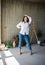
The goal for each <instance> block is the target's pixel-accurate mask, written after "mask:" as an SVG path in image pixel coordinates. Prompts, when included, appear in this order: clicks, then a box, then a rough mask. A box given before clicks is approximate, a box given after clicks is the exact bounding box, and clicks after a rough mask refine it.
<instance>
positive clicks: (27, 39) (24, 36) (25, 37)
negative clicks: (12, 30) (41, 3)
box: [18, 34, 32, 50]
mask: <svg viewBox="0 0 45 65" xmlns="http://www.w3.org/2000/svg"><path fill="white" fill-rule="evenodd" d="M23 38H24V40H25V41H26V43H27V44H28V48H29V50H32V49H31V43H30V39H29V36H28V35H22V34H19V46H18V47H19V48H20V49H21V47H22V39H23Z"/></svg>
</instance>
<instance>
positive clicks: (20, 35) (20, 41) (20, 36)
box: [18, 34, 23, 54]
mask: <svg viewBox="0 0 45 65" xmlns="http://www.w3.org/2000/svg"><path fill="white" fill-rule="evenodd" d="M22 38H23V35H22V34H19V45H18V47H19V54H21V47H22Z"/></svg>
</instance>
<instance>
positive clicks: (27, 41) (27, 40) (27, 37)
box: [24, 35, 32, 55]
mask: <svg viewBox="0 0 45 65" xmlns="http://www.w3.org/2000/svg"><path fill="white" fill-rule="evenodd" d="M24 39H25V41H26V43H27V44H28V48H29V50H30V55H32V48H31V43H30V39H29V36H28V35H24Z"/></svg>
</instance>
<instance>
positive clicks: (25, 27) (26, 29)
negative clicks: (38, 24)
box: [16, 16, 32, 35]
mask: <svg viewBox="0 0 45 65" xmlns="http://www.w3.org/2000/svg"><path fill="white" fill-rule="evenodd" d="M27 17H28V18H29V22H28V23H27V22H26V23H25V22H22V21H20V23H19V24H17V25H16V27H17V28H19V29H21V30H20V34H23V35H25V34H26V35H29V24H31V21H32V19H31V17H29V16H27Z"/></svg>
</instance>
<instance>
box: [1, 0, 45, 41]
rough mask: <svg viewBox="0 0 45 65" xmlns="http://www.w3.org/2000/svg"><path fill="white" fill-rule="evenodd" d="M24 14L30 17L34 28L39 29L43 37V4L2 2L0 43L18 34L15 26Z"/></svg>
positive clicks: (13, 0) (44, 13) (6, 0)
mask: <svg viewBox="0 0 45 65" xmlns="http://www.w3.org/2000/svg"><path fill="white" fill-rule="evenodd" d="M24 14H27V15H29V16H31V17H32V19H33V20H34V22H35V27H36V28H39V29H41V30H42V32H43V34H44V35H45V30H44V29H45V7H44V5H43V4H39V3H30V2H26V1H15V0H2V41H5V40H9V39H11V38H12V37H13V36H14V35H17V34H19V30H18V29H17V28H16V24H17V23H19V21H20V20H21V19H22V17H23V15H24ZM32 22H33V21H32Z"/></svg>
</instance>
